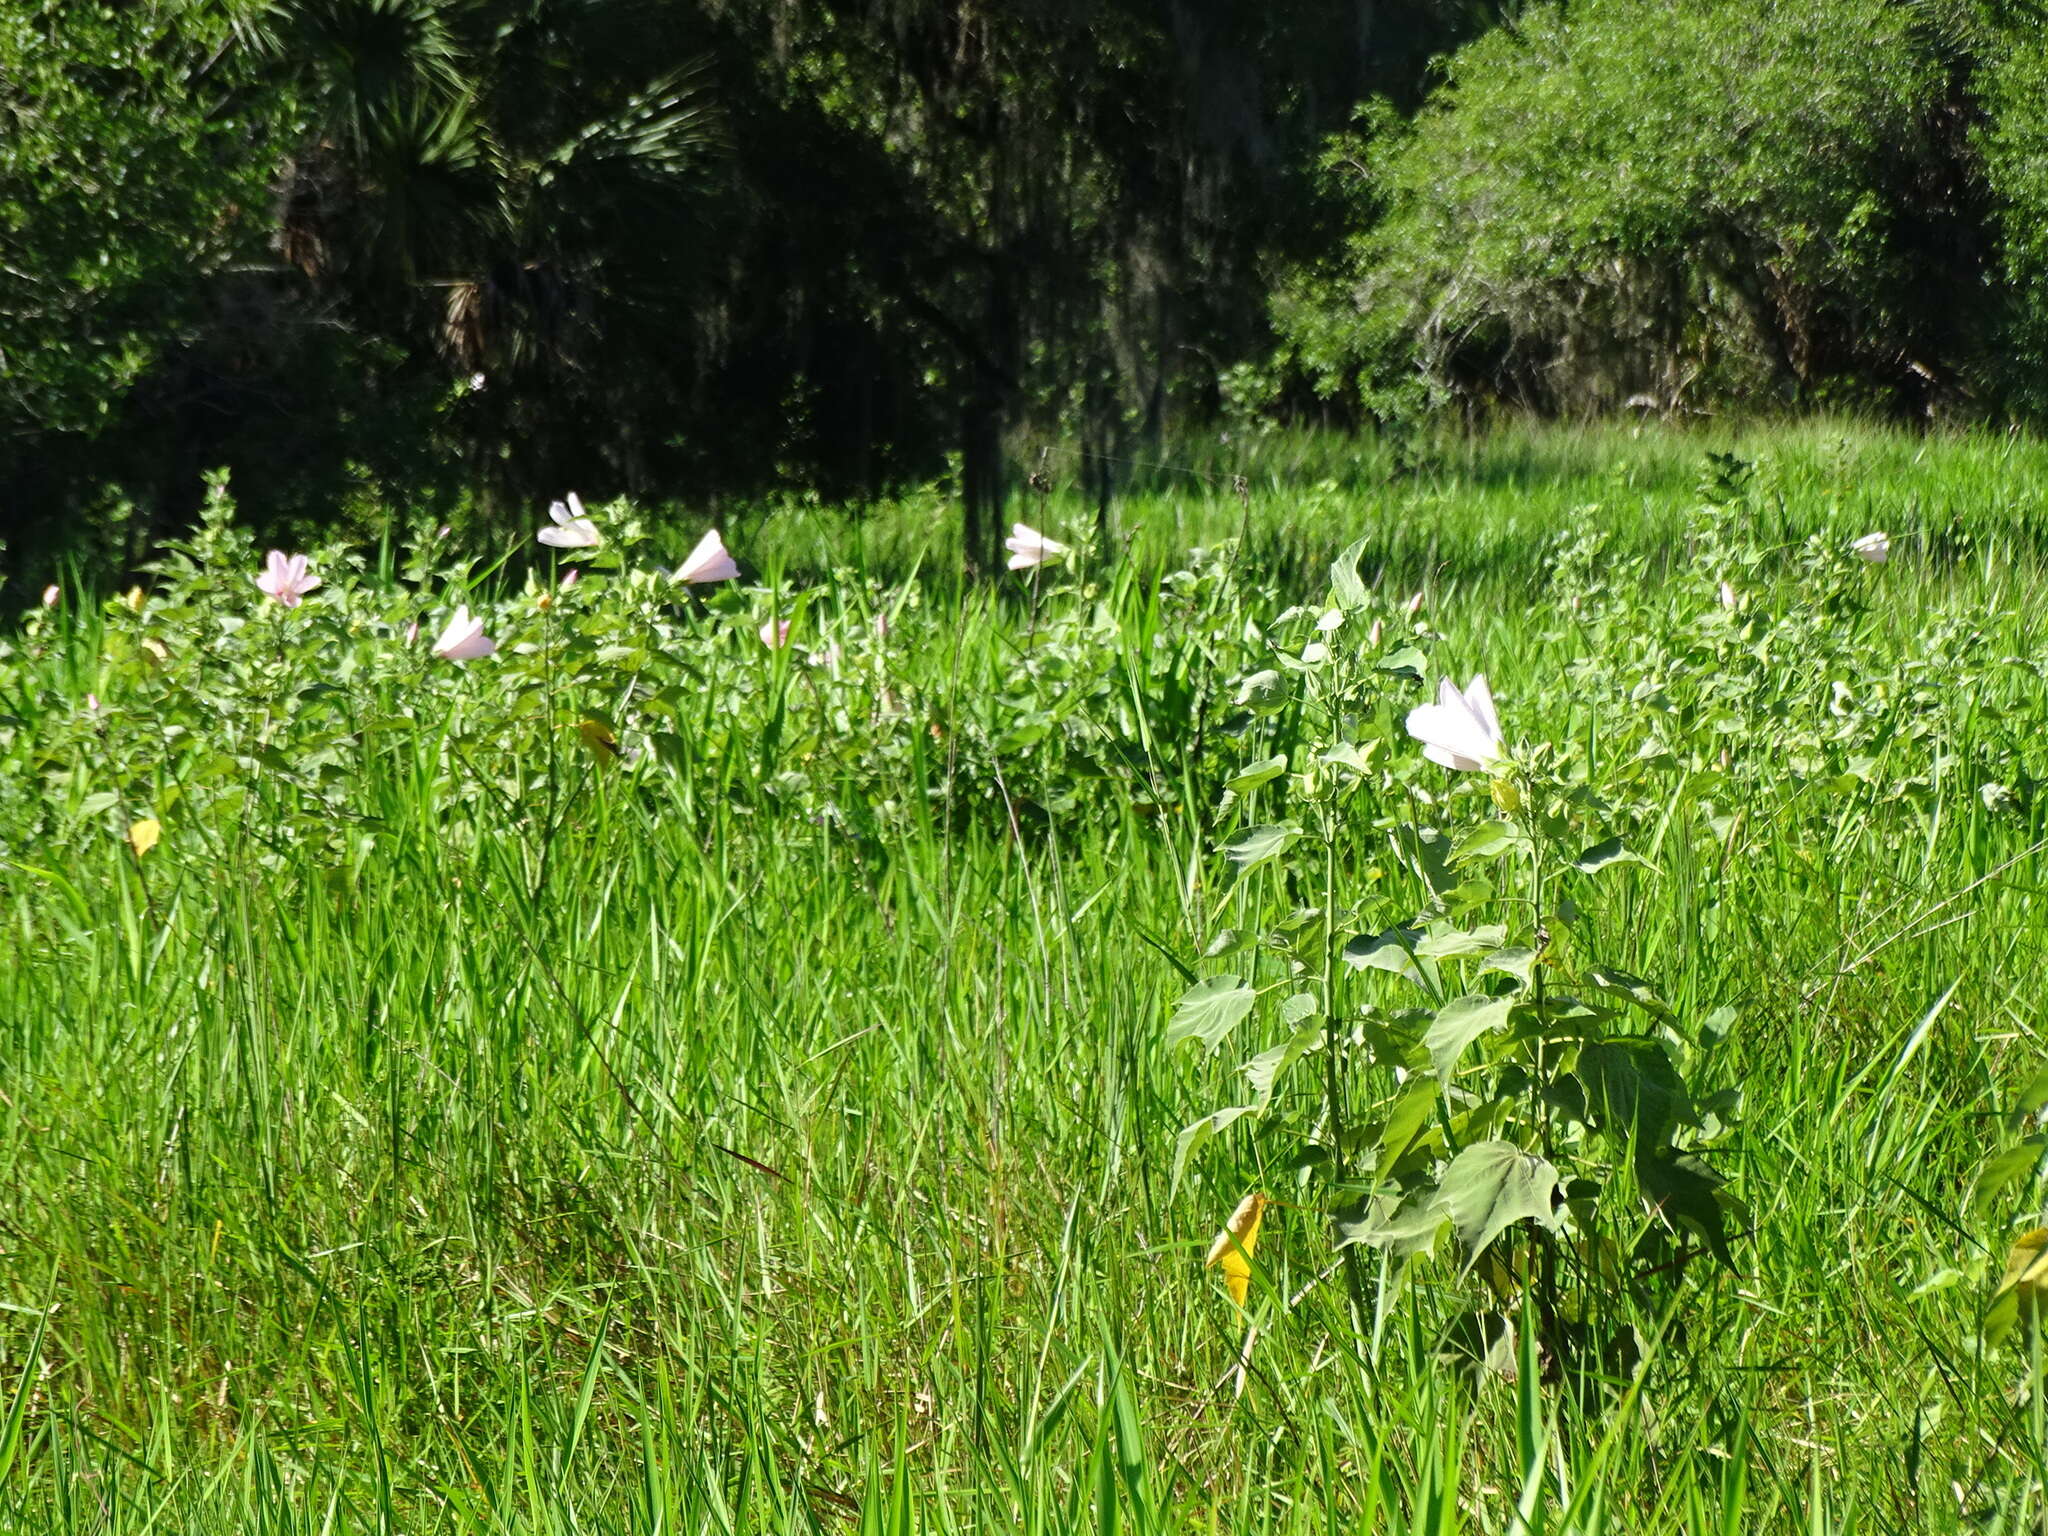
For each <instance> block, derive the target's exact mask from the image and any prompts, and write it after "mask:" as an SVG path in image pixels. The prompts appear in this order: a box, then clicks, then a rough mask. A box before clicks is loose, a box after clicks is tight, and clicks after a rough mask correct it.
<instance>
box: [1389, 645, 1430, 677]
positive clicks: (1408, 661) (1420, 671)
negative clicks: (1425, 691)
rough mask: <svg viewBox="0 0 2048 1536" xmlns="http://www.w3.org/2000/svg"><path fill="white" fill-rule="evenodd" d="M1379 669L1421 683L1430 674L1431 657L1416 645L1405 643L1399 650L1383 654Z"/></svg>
mask: <svg viewBox="0 0 2048 1536" xmlns="http://www.w3.org/2000/svg"><path fill="white" fill-rule="evenodd" d="M1379 670H1380V671H1382V672H1390V673H1392V674H1393V675H1394V676H1396V677H1403V678H1406V679H1408V680H1409V681H1410V682H1416V683H1419V682H1421V681H1422V680H1423V679H1424V678H1425V677H1427V676H1428V675H1429V658H1428V657H1427V656H1425V655H1423V654H1422V652H1420V651H1418V650H1417V649H1415V647H1414V646H1412V645H1404V646H1402V647H1401V649H1399V650H1398V651H1394V652H1391V653H1389V654H1388V655H1385V656H1382V657H1381V658H1380V660H1379Z"/></svg>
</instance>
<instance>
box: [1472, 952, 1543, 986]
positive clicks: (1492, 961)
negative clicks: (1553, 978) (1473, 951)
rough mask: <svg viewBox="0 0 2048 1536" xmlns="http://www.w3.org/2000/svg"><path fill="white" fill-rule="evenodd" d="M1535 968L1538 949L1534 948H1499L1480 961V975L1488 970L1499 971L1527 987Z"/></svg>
mask: <svg viewBox="0 0 2048 1536" xmlns="http://www.w3.org/2000/svg"><path fill="white" fill-rule="evenodd" d="M1535 969H1536V951H1535V950H1533V949H1525V948H1514V949H1497V950H1495V951H1494V952H1493V953H1492V954H1490V955H1488V956H1487V957H1486V958H1485V959H1484V960H1482V961H1480V962H1479V974H1480V975H1482V976H1484V975H1485V974H1486V973H1487V972H1488V971H1498V972H1500V974H1501V975H1503V976H1512V977H1514V978H1515V980H1517V981H1519V982H1520V983H1521V984H1522V985H1523V986H1525V987H1526V986H1528V985H1529V981H1530V977H1531V976H1532V975H1533V974H1534V972H1535Z"/></svg>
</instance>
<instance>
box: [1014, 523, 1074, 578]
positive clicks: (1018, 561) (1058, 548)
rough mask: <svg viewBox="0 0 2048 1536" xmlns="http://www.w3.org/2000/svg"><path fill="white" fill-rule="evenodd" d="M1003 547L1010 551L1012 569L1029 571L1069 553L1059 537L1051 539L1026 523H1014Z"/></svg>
mask: <svg viewBox="0 0 2048 1536" xmlns="http://www.w3.org/2000/svg"><path fill="white" fill-rule="evenodd" d="M1003 548H1005V549H1007V550H1008V551H1009V552H1010V569H1011V570H1013V571H1028V570H1032V569H1033V568H1035V567H1037V566H1041V565H1050V564H1051V563H1052V562H1053V561H1055V560H1057V559H1059V557H1060V556H1061V555H1064V554H1066V553H1068V550H1067V546H1066V545H1064V544H1062V543H1061V542H1060V541H1059V540H1058V539H1049V538H1047V537H1046V536H1045V535H1044V534H1042V533H1040V532H1039V531H1038V530H1037V529H1036V528H1033V527H1031V526H1029V525H1028V524H1025V523H1012V524H1011V525H1010V536H1009V537H1008V538H1007V539H1005V540H1003Z"/></svg>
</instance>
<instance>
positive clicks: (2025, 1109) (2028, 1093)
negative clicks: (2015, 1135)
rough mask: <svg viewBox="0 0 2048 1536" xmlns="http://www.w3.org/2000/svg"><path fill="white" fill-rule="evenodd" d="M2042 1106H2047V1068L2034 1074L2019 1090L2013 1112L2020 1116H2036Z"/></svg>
mask: <svg viewBox="0 0 2048 1536" xmlns="http://www.w3.org/2000/svg"><path fill="white" fill-rule="evenodd" d="M2043 1105H2048V1066H2044V1067H2042V1068H2041V1070H2040V1071H2038V1072H2036V1073H2035V1074H2034V1076H2033V1078H2032V1079H2031V1080H2030V1081H2029V1082H2028V1083H2027V1086H2026V1087H2024V1088H2022V1089H2021V1090H2020V1096H2019V1100H2018V1102H2017V1103H2015V1104H2014V1105H2013V1112H2014V1113H2015V1114H2020V1115H2031V1114H2036V1113H2038V1112H2039V1111H2040V1109H2041V1108H2042V1106H2043Z"/></svg>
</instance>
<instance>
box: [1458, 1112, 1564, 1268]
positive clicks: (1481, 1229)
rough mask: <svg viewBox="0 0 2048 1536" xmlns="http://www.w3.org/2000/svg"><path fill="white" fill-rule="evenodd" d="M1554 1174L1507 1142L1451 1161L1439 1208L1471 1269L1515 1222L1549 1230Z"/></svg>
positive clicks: (1468, 1150)
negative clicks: (1528, 1222) (1456, 1237)
mask: <svg viewBox="0 0 2048 1536" xmlns="http://www.w3.org/2000/svg"><path fill="white" fill-rule="evenodd" d="M1556 1189H1557V1170H1556V1169H1555V1168H1553V1167H1552V1166H1551V1165H1550V1164H1549V1163H1548V1162H1546V1161H1545V1160H1544V1159H1543V1158H1540V1157H1537V1156H1534V1155H1533V1154H1531V1153H1528V1152H1524V1151H1523V1150H1522V1149H1521V1148H1520V1147H1518V1146H1516V1145H1515V1144H1514V1143H1513V1142H1511V1141H1482V1142H1479V1143H1477V1144H1476V1145H1474V1146H1469V1147H1467V1148H1466V1149H1465V1150H1464V1151H1462V1152H1460V1153H1459V1154H1458V1155H1457V1156H1456V1157H1454V1158H1452V1159H1451V1166H1450V1167H1449V1168H1447V1169H1445V1170H1444V1183H1443V1202H1444V1209H1445V1210H1446V1211H1447V1212H1448V1213H1449V1215H1450V1218H1451V1225H1452V1226H1453V1227H1455V1228H1456V1229H1457V1233H1458V1241H1459V1242H1461V1243H1463V1244H1464V1245H1465V1267H1466V1268H1467V1269H1470V1268H1471V1267H1472V1263H1473V1261H1474V1260H1476V1259H1477V1258H1478V1257H1479V1255H1480V1254H1482V1253H1484V1252H1485V1251H1486V1245H1487V1244H1488V1243H1490V1242H1492V1241H1493V1240H1494V1239H1495V1238H1496V1237H1498V1236H1500V1234H1501V1233H1502V1232H1504V1231H1506V1230H1507V1228H1509V1227H1510V1226H1512V1225H1513V1224H1514V1223H1516V1222H1518V1221H1534V1222H1537V1223H1539V1224H1541V1225H1543V1226H1546V1227H1547V1226H1550V1225H1552V1224H1553V1222H1554V1220H1555V1218H1554V1217H1553V1216H1552V1214H1551V1195H1552V1193H1553V1192H1554V1191H1555V1190H1556Z"/></svg>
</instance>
